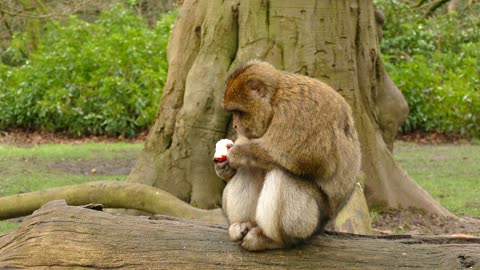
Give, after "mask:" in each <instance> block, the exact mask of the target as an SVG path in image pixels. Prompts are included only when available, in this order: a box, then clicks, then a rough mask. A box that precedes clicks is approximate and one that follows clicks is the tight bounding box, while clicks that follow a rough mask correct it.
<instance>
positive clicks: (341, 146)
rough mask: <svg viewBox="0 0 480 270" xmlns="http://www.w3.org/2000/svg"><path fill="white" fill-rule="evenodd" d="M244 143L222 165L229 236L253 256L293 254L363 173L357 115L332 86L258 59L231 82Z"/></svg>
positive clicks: (226, 104) (231, 103)
mask: <svg viewBox="0 0 480 270" xmlns="http://www.w3.org/2000/svg"><path fill="white" fill-rule="evenodd" d="M222 107H223V109H224V110H225V111H226V112H230V113H232V117H233V128H234V129H235V130H236V133H237V135H238V139H237V140H236V141H235V143H234V144H233V146H232V147H231V148H230V150H229V151H228V153H227V160H226V161H225V162H223V163H219V164H215V170H216V172H217V175H218V176H220V177H221V178H223V179H224V180H225V181H226V182H227V185H226V187H225V189H224V192H223V199H222V208H223V210H224V213H225V214H226V217H227V220H228V222H229V228H228V232H229V236H230V238H231V240H233V241H239V242H240V243H241V246H242V247H243V248H244V249H246V250H248V251H260V250H267V249H278V248H288V247H292V246H295V245H297V244H299V243H301V242H303V241H305V240H306V239H308V238H309V237H311V236H312V235H314V234H315V233H317V232H321V231H323V229H324V227H325V225H326V223H327V222H328V221H329V220H331V219H332V218H335V216H336V214H337V213H338V212H339V211H340V210H341V209H342V207H343V205H344V204H345V203H346V202H347V200H348V199H349V197H350V196H351V194H352V192H353V190H354V187H355V184H356V183H357V180H356V177H357V175H358V174H359V170H360V160H361V154H360V144H359V141H358V136H357V133H356V130H355V126H354V123H353V116H352V111H351V108H350V106H349V104H348V103H347V102H346V101H345V100H344V99H343V97H342V96H341V95H340V94H338V93H337V92H336V91H335V90H333V89H332V88H331V87H330V86H328V85H327V84H325V83H323V82H321V81H319V80H316V79H313V78H310V77H307V76H303V75H298V74H293V73H289V72H285V71H281V70H277V69H276V68H275V67H273V66H272V65H271V64H269V63H267V62H262V61H259V60H250V61H248V62H247V63H245V64H243V65H241V66H240V67H239V68H237V69H236V70H234V71H233V72H232V73H231V74H230V75H229V76H228V78H227V80H226V87H225V93H224V96H223V100H222Z"/></svg>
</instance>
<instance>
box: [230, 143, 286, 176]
mask: <svg viewBox="0 0 480 270" xmlns="http://www.w3.org/2000/svg"><path fill="white" fill-rule="evenodd" d="M227 158H228V163H229V165H230V167H232V168H234V169H238V168H240V167H245V166H248V167H256V168H259V169H263V170H265V171H270V170H272V169H274V168H275V167H277V164H275V163H273V162H272V158H271V157H270V155H269V154H268V153H267V152H266V151H265V149H263V148H262V147H261V145H260V144H259V143H258V142H256V141H254V140H251V141H248V142H246V143H235V145H234V146H233V147H232V148H231V149H230V150H229V151H228V155H227Z"/></svg>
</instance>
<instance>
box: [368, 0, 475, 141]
mask: <svg viewBox="0 0 480 270" xmlns="http://www.w3.org/2000/svg"><path fill="white" fill-rule="evenodd" d="M376 2H377V4H378V5H379V6H380V8H381V9H382V10H383V11H384V13H385V15H386V21H387V23H386V25H385V28H384V39H383V41H382V53H383V55H384V62H385V66H386V69H387V71H388V72H389V74H390V76H391V77H392V79H393V81H394V82H395V83H396V84H397V86H398V88H399V89H400V90H402V92H403V94H404V96H405V98H406V99H407V102H408V104H409V107H410V114H409V116H408V118H407V120H406V122H405V124H404V125H403V127H402V131H403V132H411V131H414V130H424V131H437V132H442V133H455V134H461V135H466V136H474V137H480V79H479V78H480V16H478V15H477V14H476V11H475V10H473V11H471V10H465V11H462V12H461V13H454V14H445V15H437V16H435V17H432V18H428V19H426V18H424V17H422V16H421V14H420V13H419V12H418V11H417V10H415V9H412V8H411V7H410V6H409V5H407V4H405V3H402V2H400V1H394V0H381V1H376Z"/></svg>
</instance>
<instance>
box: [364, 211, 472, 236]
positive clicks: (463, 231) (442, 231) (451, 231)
mask: <svg viewBox="0 0 480 270" xmlns="http://www.w3.org/2000/svg"><path fill="white" fill-rule="evenodd" d="M372 225H373V228H374V230H375V232H376V233H378V234H386V235H389V234H417V235H418V234H428V235H459V236H461V235H465V236H469V235H471V236H480V218H478V217H460V218H452V217H439V216H436V215H432V214H426V213H423V212H422V211H419V210H415V209H406V210H405V209H403V210H389V211H385V212H383V213H380V216H379V217H375V218H374V222H373V224H372Z"/></svg>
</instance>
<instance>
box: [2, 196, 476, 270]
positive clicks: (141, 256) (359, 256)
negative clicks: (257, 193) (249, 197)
mask: <svg viewBox="0 0 480 270" xmlns="http://www.w3.org/2000/svg"><path fill="white" fill-rule="evenodd" d="M227 235H228V234H227V230H226V227H225V226H224V225H218V224H215V223H203V222H198V221H191V220H179V219H174V218H169V217H164V216H163V217H159V220H151V219H146V218H140V217H131V216H126V217H125V216H116V215H111V214H108V213H103V212H99V211H93V210H88V209H83V208H80V207H72V206H66V205H65V202H62V201H54V202H51V203H49V204H47V205H45V206H43V207H42V208H41V209H40V210H39V211H37V212H35V213H34V214H33V215H32V216H30V217H28V218H27V219H25V220H24V222H23V223H22V225H21V226H20V227H18V228H17V229H15V230H13V231H11V232H9V233H8V234H4V235H0V268H1V269H17V268H29V267H31V268H34V269H51V268H61V269H87V268H88V269H113V268H114V269H272V268H275V269H333V268H335V269H406V268H409V269H410V268H419V269H466V268H476V267H478V266H479V265H480V238H456V237H419V236H398V235H397V236H389V237H367V236H353V235H349V234H328V233H327V234H325V235H319V236H315V237H313V239H311V240H309V241H308V242H307V243H305V244H304V245H302V246H300V247H297V248H295V249H292V250H277V251H268V252H261V253H248V252H245V251H243V250H241V248H240V247H239V246H238V244H236V243H233V242H230V241H229V240H228V236H227Z"/></svg>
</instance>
